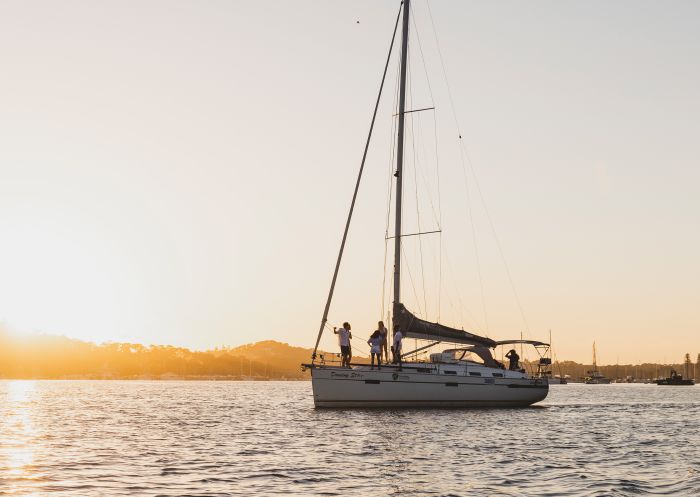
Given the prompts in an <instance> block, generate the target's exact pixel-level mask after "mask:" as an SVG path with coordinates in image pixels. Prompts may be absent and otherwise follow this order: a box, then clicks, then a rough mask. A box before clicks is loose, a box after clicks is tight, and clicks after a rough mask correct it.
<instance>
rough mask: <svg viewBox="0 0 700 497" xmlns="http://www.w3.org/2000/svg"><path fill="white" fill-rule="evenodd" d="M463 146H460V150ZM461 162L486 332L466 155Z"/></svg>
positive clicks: (486, 320)
mask: <svg viewBox="0 0 700 497" xmlns="http://www.w3.org/2000/svg"><path fill="white" fill-rule="evenodd" d="M461 150H462V148H461V147H460V151H461ZM461 159H462V160H461V163H462V173H463V176H464V189H465V190H466V194H467V195H466V200H467V215H468V217H469V224H470V225H471V229H472V244H473V246H474V260H475V261H476V273H477V276H478V278H479V288H480V289H481V307H482V310H483V313H484V323H485V325H486V332H487V333H488V331H489V320H488V314H487V312H486V295H485V293H484V279H483V277H482V274H481V258H480V257H479V244H478V243H477V241H476V226H475V224H474V213H473V210H472V205H471V204H472V200H471V195H470V193H469V181H468V177H467V168H466V166H465V163H464V156H463V155H462V156H461Z"/></svg>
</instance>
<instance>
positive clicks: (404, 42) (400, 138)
mask: <svg viewBox="0 0 700 497" xmlns="http://www.w3.org/2000/svg"><path fill="white" fill-rule="evenodd" d="M410 3H411V2H410V0H404V2H403V29H402V39H401V80H400V82H399V126H398V134H397V138H396V221H395V223H394V305H393V310H392V311H393V312H392V314H393V320H394V324H396V323H398V322H399V313H400V312H401V196H402V195H401V194H402V187H403V174H402V171H403V148H404V118H405V110H406V66H407V62H408V16H409V12H410Z"/></svg>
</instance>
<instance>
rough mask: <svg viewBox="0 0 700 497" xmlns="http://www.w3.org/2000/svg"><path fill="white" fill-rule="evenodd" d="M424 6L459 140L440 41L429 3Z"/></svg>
mask: <svg viewBox="0 0 700 497" xmlns="http://www.w3.org/2000/svg"><path fill="white" fill-rule="evenodd" d="M425 4H426V5H427V6H428V17H430V24H431V26H432V28H433V36H434V38H435V45H436V46H437V49H438V55H439V57H440V65H441V66H442V76H443V78H444V80H445V87H446V88H447V96H448V97H449V99H450V107H451V108H452V117H453V118H454V121H455V126H456V127H457V133H458V134H459V138H460V139H461V138H462V131H461V130H460V127H459V121H458V120H457V112H456V111H455V104H454V99H453V98H452V90H451V89H450V82H449V80H448V79H447V69H445V60H444V59H443V57H442V50H441V49H440V40H438V35H437V30H436V29H435V21H434V20H433V12H432V10H430V2H425Z"/></svg>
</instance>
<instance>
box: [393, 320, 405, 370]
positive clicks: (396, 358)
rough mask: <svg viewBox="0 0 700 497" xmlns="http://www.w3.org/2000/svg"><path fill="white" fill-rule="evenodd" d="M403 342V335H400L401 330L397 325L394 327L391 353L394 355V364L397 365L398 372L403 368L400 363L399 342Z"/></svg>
mask: <svg viewBox="0 0 700 497" xmlns="http://www.w3.org/2000/svg"><path fill="white" fill-rule="evenodd" d="M402 341H403V334H402V333H401V328H400V327H399V325H398V324H396V325H394V344H393V345H392V346H391V353H392V354H393V355H394V360H393V361H392V362H393V363H394V364H396V363H398V364H399V371H401V368H402V366H403V364H402V362H401V342H402Z"/></svg>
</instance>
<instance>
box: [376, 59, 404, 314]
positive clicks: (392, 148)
mask: <svg viewBox="0 0 700 497" xmlns="http://www.w3.org/2000/svg"><path fill="white" fill-rule="evenodd" d="M399 69H400V66H399V65H398V64H397V66H396V80H395V82H394V104H393V109H394V110H395V109H397V108H398V106H399V78H400V71H399ZM396 124H397V123H396V120H394V119H392V120H391V134H390V135H389V136H394V134H395V133H394V132H395V130H396ZM395 158H396V142H395V141H394V140H389V174H388V178H389V179H388V185H387V202H386V223H385V227H384V270H383V272H382V302H381V312H380V313H379V315H380V318H381V319H382V320H384V306H385V305H386V291H387V288H386V266H387V261H388V258H389V239H388V238H387V237H388V236H389V227H390V226H391V200H392V198H393V196H392V193H393V191H394V182H393V181H392V179H393V175H392V173H393V171H394V160H395Z"/></svg>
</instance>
